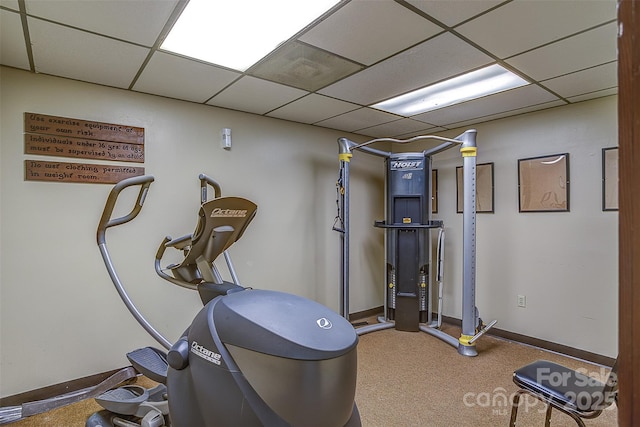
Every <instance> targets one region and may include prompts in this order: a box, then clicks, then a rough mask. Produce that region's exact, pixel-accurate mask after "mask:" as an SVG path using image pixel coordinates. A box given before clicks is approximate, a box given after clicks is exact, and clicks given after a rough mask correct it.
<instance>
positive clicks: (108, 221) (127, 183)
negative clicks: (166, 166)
mask: <svg viewBox="0 0 640 427" xmlns="http://www.w3.org/2000/svg"><path fill="white" fill-rule="evenodd" d="M154 180H155V178H154V177H153V176H151V175H142V176H135V177H133V178H127V179H123V180H122V181H120V182H118V183H117V184H116V185H114V186H113V188H112V189H111V192H110V193H109V196H108V197H107V202H106V204H105V206H104V210H103V212H102V217H101V218H100V222H99V223H98V232H97V240H98V245H100V244H103V243H105V232H106V231H107V228H109V227H114V226H116V225H121V224H125V223H127V222H129V221H131V220H133V219H134V218H135V217H137V216H138V214H139V213H140V211H141V210H142V205H143V204H144V200H145V198H146V197H147V192H148V191H149V186H150V185H151V183H152V182H153V181H154ZM135 185H139V186H140V191H139V193H138V198H137V199H136V203H135V205H134V206H133V208H132V209H131V212H129V213H128V214H127V215H124V216H121V217H120V218H114V219H112V218H111V215H112V214H113V208H114V207H115V206H116V202H117V201H118V196H119V195H120V193H121V192H122V190H124V189H125V188H129V187H133V186H135Z"/></svg>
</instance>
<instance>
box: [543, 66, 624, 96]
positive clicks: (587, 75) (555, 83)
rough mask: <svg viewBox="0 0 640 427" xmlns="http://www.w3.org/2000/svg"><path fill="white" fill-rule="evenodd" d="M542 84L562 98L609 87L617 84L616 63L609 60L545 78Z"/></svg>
mask: <svg viewBox="0 0 640 427" xmlns="http://www.w3.org/2000/svg"><path fill="white" fill-rule="evenodd" d="M542 84H543V85H544V86H545V87H547V88H549V89H551V90H552V91H554V92H555V93H557V94H558V95H560V96H562V97H563V98H570V97H572V96H577V95H582V94H585V93H590V92H597V91H600V90H603V89H609V88H612V87H615V86H617V85H618V64H617V63H616V62H610V63H608V64H604V65H600V66H598V67H593V68H589V69H586V70H582V71H578V72H576V73H571V74H567V75H564V76H561V77H556V78H555V79H551V80H545V81H544V82H542Z"/></svg>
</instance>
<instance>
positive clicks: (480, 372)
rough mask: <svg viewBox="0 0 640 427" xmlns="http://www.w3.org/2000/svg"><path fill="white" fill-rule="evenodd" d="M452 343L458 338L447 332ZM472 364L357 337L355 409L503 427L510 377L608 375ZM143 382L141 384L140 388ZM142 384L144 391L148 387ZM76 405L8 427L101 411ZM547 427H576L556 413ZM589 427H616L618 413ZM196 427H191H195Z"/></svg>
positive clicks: (408, 341)
mask: <svg viewBox="0 0 640 427" xmlns="http://www.w3.org/2000/svg"><path fill="white" fill-rule="evenodd" d="M443 330H444V331H445V332H448V333H450V334H451V335H453V336H455V337H457V336H459V330H458V329H457V328H455V327H453V326H444V328H443ZM477 348H478V352H479V355H478V356H477V357H473V358H470V357H463V356H460V355H458V353H457V352H456V350H455V349H454V348H453V347H451V346H450V345H448V344H446V343H444V342H442V341H440V340H438V339H437V338H435V337H433V336H431V335H427V334H425V333H421V332H415V333H414V332H400V331H395V330H392V329H390V330H385V331H379V332H374V333H370V334H366V335H363V336H361V337H360V342H359V344H358V388H357V392H356V402H357V405H358V408H359V410H360V415H361V418H362V425H363V426H364V427H392V426H398V427H408V426H420V427H423V426H424V427H427V426H435V427H449V426H451V427H454V426H455V427H459V426H470V427H484V426H486V427H495V426H505V427H506V426H508V425H509V416H510V411H511V407H510V403H509V402H510V399H511V396H512V394H513V393H514V392H515V391H516V390H517V388H516V386H515V385H514V384H513V382H512V380H511V374H512V372H513V371H514V370H515V369H517V368H519V367H520V366H523V365H525V364H527V363H529V362H532V361H534V360H537V359H547V360H551V361H554V362H558V363H562V364H564V365H566V366H568V367H571V368H573V369H584V371H585V372H586V373H588V374H589V375H592V376H595V377H597V378H598V379H601V380H604V378H605V377H606V374H607V373H608V369H604V368H601V367H600V366H597V365H592V364H589V363H585V362H582V361H578V360H575V359H571V358H567V357H563V356H560V355H557V354H554V353H549V352H545V351H542V350H539V349H535V348H532V347H529V346H524V345H521V344H517V343H512V342H508V341H505V340H501V339H498V338H494V337H491V336H484V337H482V338H481V339H480V341H479V342H478V344H477ZM145 380H146V379H143V382H144V381H145ZM146 381H147V384H146V385H148V384H149V383H148V380H146ZM525 402H526V403H525V404H523V406H522V407H521V409H520V411H519V414H518V427H521V426H525V427H528V426H536V427H538V426H540V427H542V426H543V425H544V411H545V407H544V405H543V404H541V403H539V402H537V401H535V400H534V399H532V398H531V399H528V400H527V401H525ZM99 409H100V408H99V406H98V405H97V404H96V403H95V402H94V401H93V400H90V401H85V402H80V403H77V404H74V405H70V406H67V407H64V408H59V409H57V410H54V411H51V412H49V413H46V414H40V415H37V416H34V417H31V418H28V419H25V420H21V421H18V422H16V423H13V424H11V426H12V427H14V426H15V427H32V426H56V427H57V426H65V427H66V426H78V427H81V426H84V423H85V420H86V419H87V417H88V416H89V415H91V414H92V413H93V412H95V411H97V410H99ZM551 422H552V426H554V427H555V426H575V425H576V424H575V422H574V421H573V420H571V419H570V418H569V417H568V416H566V415H564V414H561V413H558V412H554V416H553V417H552V419H551ZM586 425H587V426H601V427H604V426H616V425H617V409H616V408H615V406H614V407H613V408H610V409H608V410H606V411H604V412H603V413H602V415H600V417H598V418H596V419H594V420H586ZM194 427H196V426H194Z"/></svg>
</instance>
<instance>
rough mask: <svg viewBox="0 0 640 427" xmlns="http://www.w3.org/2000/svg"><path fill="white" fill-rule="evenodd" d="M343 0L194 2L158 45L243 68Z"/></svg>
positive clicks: (233, 67)
mask: <svg viewBox="0 0 640 427" xmlns="http://www.w3.org/2000/svg"><path fill="white" fill-rule="evenodd" d="M338 1H339V0H313V1H300V0H268V1H267V0H190V1H189V3H188V4H187V6H186V7H185V9H184V10H183V12H182V14H181V15H180V17H179V18H178V20H177V21H176V23H175V25H174V26H173V28H172V29H171V31H170V32H169V34H168V35H167V37H166V39H165V40H164V42H163V43H162V46H160V48H161V49H164V50H167V51H171V52H174V53H177V54H180V55H184V56H188V57H191V58H195V59H199V60H201V61H205V62H209V63H212V64H217V65H222V66H224V67H228V68H232V69H234V70H239V71H244V70H246V69H247V68H249V67H250V66H251V65H253V64H255V63H256V62H258V61H259V60H260V59H261V58H263V57H264V56H265V55H267V54H268V53H269V52H271V51H272V50H274V49H275V48H276V47H277V46H278V45H279V44H281V43H282V42H284V41H286V40H288V39H289V38H290V37H292V36H293V35H294V34H296V33H297V32H298V31H300V30H302V29H303V28H304V27H305V26H307V25H308V24H310V23H311V22H313V20H314V19H316V18H318V17H319V16H321V15H322V14H323V13H325V12H326V11H327V10H329V9H330V8H331V7H332V6H333V5H335V4H336V3H338Z"/></svg>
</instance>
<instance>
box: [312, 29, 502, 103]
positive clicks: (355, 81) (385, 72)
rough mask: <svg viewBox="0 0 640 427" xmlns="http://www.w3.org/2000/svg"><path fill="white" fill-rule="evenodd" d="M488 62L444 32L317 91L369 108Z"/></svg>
mask: <svg viewBox="0 0 640 427" xmlns="http://www.w3.org/2000/svg"><path fill="white" fill-rule="evenodd" d="M454 52H455V53H454ZM490 62H491V58H490V57H489V56H487V55H485V54H484V53H482V52H480V51H479V50H477V49H475V48H474V47H472V46H471V45H469V44H468V43H466V42H464V41H462V40H461V39H459V38H458V37H456V36H454V35H452V34H449V33H445V34H443V35H440V36H437V37H435V38H433V39H431V40H428V41H426V42H424V43H422V44H420V45H418V46H415V47H413V48H411V49H409V50H406V51H404V52H402V53H399V54H398V55H396V56H394V57H392V58H389V59H387V60H385V61H383V62H381V63H379V64H376V65H374V66H372V67H371V68H367V69H366V70H363V71H360V72H359V73H356V74H354V75H352V76H350V77H347V78H346V79H344V80H341V81H339V82H337V83H334V84H332V85H331V86H328V87H326V88H324V89H322V90H320V91H319V92H320V93H322V94H325V95H329V96H332V97H334V98H339V99H344V100H345V101H350V102H355V103H359V104H363V105H370V104H374V103H376V102H379V101H382V100H386V99H389V98H392V97H394V96H396V95H400V94H402V93H406V92H409V91H411V90H413V89H417V88H420V87H424V86H427V85H429V84H431V83H434V82H436V81H439V80H442V79H444V78H447V77H451V76H452V75H457V74H461V73H463V72H465V71H469V70H471V69H473V68H477V67H480V66H482V65H486V64H488V63H490Z"/></svg>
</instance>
